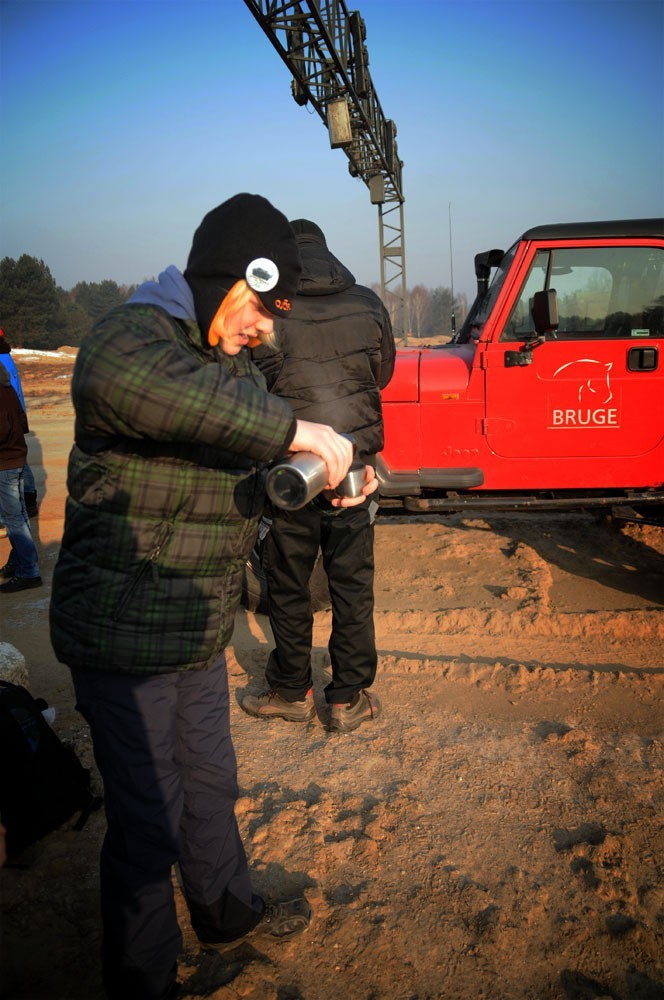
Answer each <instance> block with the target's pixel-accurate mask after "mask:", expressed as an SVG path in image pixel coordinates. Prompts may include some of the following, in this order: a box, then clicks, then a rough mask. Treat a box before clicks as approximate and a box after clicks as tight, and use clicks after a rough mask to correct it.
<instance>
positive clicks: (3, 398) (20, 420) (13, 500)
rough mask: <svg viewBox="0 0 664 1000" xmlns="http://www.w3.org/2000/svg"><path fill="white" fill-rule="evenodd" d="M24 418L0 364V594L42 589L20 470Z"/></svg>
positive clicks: (23, 461)
mask: <svg viewBox="0 0 664 1000" xmlns="http://www.w3.org/2000/svg"><path fill="white" fill-rule="evenodd" d="M26 430H27V418H26V416H25V410H24V409H23V407H22V406H21V403H20V401H19V398H18V396H17V395H16V392H15V390H14V388H13V387H12V385H11V383H10V379H9V372H8V371H7V370H6V368H4V367H3V366H2V365H0V518H1V519H2V522H3V523H4V525H5V528H6V530H7V537H8V539H9V543H10V545H11V550H10V553H9V558H8V560H7V562H6V563H5V565H4V566H3V567H2V568H1V569H0V577H2V578H3V580H4V582H2V583H0V594H14V593H16V592H18V591H20V590H30V589H32V588H33V587H41V585H42V578H41V576H40V574H39V560H38V556H37V549H36V548H35V543H34V539H33V537H32V532H31V531H30V521H29V520H28V512H27V510H26V509H25V494H24V481H23V469H24V466H25V457H26V455H27V452H28V449H27V445H26V443H25V432H26Z"/></svg>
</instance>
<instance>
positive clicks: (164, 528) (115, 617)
mask: <svg viewBox="0 0 664 1000" xmlns="http://www.w3.org/2000/svg"><path fill="white" fill-rule="evenodd" d="M173 530H174V528H173V525H172V524H171V523H170V522H166V523H164V524H161V525H160V526H159V528H158V529H157V531H156V538H155V542H154V545H153V546H152V548H151V549H150V552H149V553H148V555H147V556H146V557H145V559H144V560H143V562H142V563H141V564H140V566H139V567H138V569H137V570H136V571H135V573H134V574H133V576H132V577H131V579H130V580H129V581H128V582H127V584H126V585H125V586H124V587H123V589H122V593H121V594H120V598H119V600H118V603H117V604H116V606H115V611H114V612H113V614H112V615H111V620H112V621H114V622H117V621H119V620H120V619H121V618H122V615H123V614H124V612H125V610H126V609H127V606H128V605H129V603H130V601H131V599H132V597H133V596H134V594H135V593H136V589H137V588H138V585H139V583H140V582H141V580H142V579H143V577H144V576H145V574H146V573H148V572H151V573H152V577H153V579H154V582H155V583H157V581H158V579H159V569H158V566H157V560H158V558H159V556H160V554H161V550H162V549H163V547H164V545H165V544H166V542H167V541H168V539H169V538H170V537H171V535H172V534H173Z"/></svg>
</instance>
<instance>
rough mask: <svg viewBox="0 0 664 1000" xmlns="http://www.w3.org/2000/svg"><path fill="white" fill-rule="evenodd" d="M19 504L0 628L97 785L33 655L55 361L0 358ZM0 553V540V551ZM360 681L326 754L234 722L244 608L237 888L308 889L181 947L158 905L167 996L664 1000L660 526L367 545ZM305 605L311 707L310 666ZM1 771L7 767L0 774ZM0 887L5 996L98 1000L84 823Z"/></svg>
mask: <svg viewBox="0 0 664 1000" xmlns="http://www.w3.org/2000/svg"><path fill="white" fill-rule="evenodd" d="M15 358H16V361H17V363H18V365H19V368H20V370H21V374H22V378H23V384H24V389H25V394H26V398H27V401H28V407H29V413H30V417H31V425H32V428H33V434H32V435H31V437H30V460H31V462H32V464H33V466H34V468H35V472H36V474H37V481H38V488H39V494H40V498H41V509H40V514H39V517H38V518H37V519H35V520H33V522H32V525H33V528H34V531H35V534H36V536H37V537H38V541H39V547H40V552H41V565H42V571H43V575H44V579H45V584H46V585H45V586H44V588H43V589H42V590H38V591H30V592H27V593H25V594H18V595H12V596H6V597H4V598H2V607H1V608H0V615H1V623H2V624H1V631H0V638H1V639H2V640H4V641H7V642H10V643H12V644H14V645H15V646H16V647H17V648H18V649H19V650H21V652H22V653H23V654H24V655H25V657H26V661H27V666H28V671H29V677H30V684H31V688H32V691H33V693H34V694H36V695H41V696H42V697H45V698H46V699H47V700H48V702H49V703H50V704H51V705H52V706H54V707H55V708H56V710H57V717H56V720H55V724H54V725H55V728H56V730H57V731H58V733H59V734H60V736H61V737H62V738H63V739H64V740H65V741H67V742H69V743H70V744H71V745H73V746H74V747H75V749H76V750H77V752H78V753H79V755H80V756H81V758H82V760H83V761H84V763H85V764H86V766H88V767H90V768H92V769H93V782H94V784H95V787H96V789H97V790H99V791H101V786H100V783H99V776H98V774H97V773H96V772H95V771H94V763H93V760H92V753H91V745H90V739H89V734H88V731H87V728H86V726H85V724H84V722H83V721H82V719H81V718H80V717H79V716H78V715H77V713H76V711H75V709H74V704H73V697H72V689H71V684H70V680H69V675H68V671H67V670H66V668H65V667H63V666H62V665H61V664H58V663H57V661H56V659H55V657H54V655H53V652H52V649H51V646H50V643H49V637H48V626H47V615H48V602H49V596H50V580H51V574H52V570H53V566H54V563H55V560H56V557H57V552H58V545H59V540H60V537H61V532H62V518H63V506H64V495H65V476H66V461H67V453H68V450H69V446H70V444H71V440H72V433H73V416H72V410H71V404H70V401H69V396H68V390H69V379H70V373H71V366H72V358H71V357H67V356H66V355H63V356H61V357H60V358H59V359H50V360H46V359H44V358H39V357H32V356H28V355H25V356H24V355H21V354H19V353H17V354H16V355H15ZM7 552H8V544H7V541H6V540H5V539H2V540H0V560H1V562H4V561H5V558H6V556H7ZM376 557H377V580H376V625H377V635H378V649H379V666H378V677H377V681H376V690H377V691H379V692H380V694H381V696H382V699H383V702H384V706H385V714H384V717H383V718H382V719H381V720H380V721H378V722H377V723H375V724H368V725H365V726H363V727H361V728H360V729H358V730H357V731H356V732H355V733H354V734H351V735H347V736H338V735H331V734H328V733H326V732H325V731H324V729H323V728H322V726H321V723H320V720H318V719H317V720H315V721H314V722H312V723H311V724H308V725H306V726H305V727H300V726H296V725H293V724H290V725H289V724H288V723H285V722H283V723H282V722H272V723H265V722H262V721H259V720H255V719H251V718H249V717H248V716H246V715H245V714H244V713H243V712H242V711H241V710H240V708H239V706H238V704H237V699H238V697H239V696H241V695H242V694H243V693H244V692H246V691H247V690H255V689H257V688H259V687H260V683H261V677H262V671H263V667H264V664H265V661H266V657H267V654H268V651H269V649H270V634H269V626H268V623H267V620H266V619H265V618H264V617H263V616H261V615H254V614H251V613H248V612H246V611H244V610H242V611H241V612H240V613H239V614H238V618H237V625H236V630H235V634H234V638H233V644H232V648H231V649H230V650H229V673H230V682H231V689H232V694H233V707H232V725H233V731H234V740H235V745H236V750H237V755H238V763H239V782H240V789H241V797H240V800H239V802H238V806H237V814H238V818H239V822H240V826H241V829H242V832H243V835H244V839H245V843H246V847H247V851H248V854H249V858H250V863H251V867H252V871H253V875H254V878H255V883H256V888H257V890H258V891H260V892H262V893H263V894H265V895H266V896H267V897H269V898H284V897H292V896H296V895H299V894H301V893H305V894H306V896H307V897H308V899H309V900H310V902H311V903H312V905H313V908H314V920H313V922H312V925H311V928H310V929H309V930H308V932H307V933H306V934H305V935H303V936H302V937H300V938H298V939H294V940H293V941H292V942H290V943H287V944H279V943H274V944H271V943H268V944H264V943H260V944H255V945H250V944H248V943H246V944H244V945H241V946H239V947H238V948H237V949H235V951H232V952H230V953H229V954H227V955H226V956H225V957H224V958H221V957H220V956H216V955H214V956H210V955H208V954H205V953H202V952H201V951H200V949H199V946H198V944H197V942H196V939H195V936H194V935H193V933H192V931H191V927H190V925H189V922H188V919H187V914H186V909H185V907H184V905H183V903H182V899H181V897H180V894H179V890H178V889H177V880H176V876H175V875H174V884H175V886H176V893H177V898H178V906H179V912H180V916H181V924H182V928H183V933H184V947H183V952H182V956H181V965H180V979H181V982H182V993H183V996H184V997H185V998H189V1000H193V998H200V997H210V998H215V1000H240V998H251V1000H337V998H340V997H343V998H346V1000H479V998H485V1000H593V998H613V1000H662V997H664V885H663V879H662V865H663V859H664V837H663V833H662V805H663V798H664V796H663V782H662V763H663V756H664V755H663V752H662V741H663V735H662V729H663V726H662V723H663V715H662V688H663V683H664V656H663V648H664V643H663V638H664V529H661V528H657V527H654V526H648V525H642V524H641V525H629V524H624V523H618V522H615V521H613V520H612V519H610V518H609V519H607V518H599V517H597V516H594V515H590V514H588V513H578V514H565V515H558V514H547V515H546V516H542V515H532V514H531V515H528V516H522V515H518V516H517V515H505V514H501V515H500V516H498V515H496V516H493V515H491V516H489V515H487V516H482V517H472V518H471V517H467V516H466V517H463V516H461V515H450V516H444V517H432V516H425V517H417V518H415V517H408V518H403V517H402V518H397V517H394V516H388V515H387V514H381V515H380V517H379V520H378V524H377V530H376ZM329 626H330V617H329V612H319V613H318V614H317V615H316V626H315V654H314V662H315V683H316V699H317V704H318V706H319V708H321V709H322V693H321V692H322V687H323V685H324V683H325V682H326V679H327V677H328V676H329V658H328V654H327V648H326V644H327V637H328V635H329ZM2 766H3V767H4V766H7V763H6V762H4V761H3V762H2ZM72 825H73V824H69V825H67V826H65V827H64V828H62V829H61V830H59V831H57V832H55V833H53V834H51V835H49V836H48V837H46V838H45V839H44V840H42V841H40V842H39V843H38V844H36V845H34V846H33V847H31V848H29V849H28V850H27V851H26V852H24V854H23V855H21V856H20V858H18V859H17V860H16V861H15V864H14V865H13V866H8V867H6V868H5V869H3V870H2V871H1V872H0V890H1V893H2V921H3V950H4V989H5V992H4V994H3V995H4V996H7V997H11V998H16V1000H98V998H101V991H100V985H99V969H98V947H99V940H100V936H99V920H98V881H97V853H98V850H99V845H100V842H101V838H102V836H103V831H104V818H103V812H98V813H96V814H94V815H93V816H92V817H91V819H90V820H89V822H88V824H87V825H86V827H85V828H84V829H83V830H82V831H81V832H77V831H75V830H73V829H72Z"/></svg>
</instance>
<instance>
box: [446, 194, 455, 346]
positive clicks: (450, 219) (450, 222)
mask: <svg viewBox="0 0 664 1000" xmlns="http://www.w3.org/2000/svg"><path fill="white" fill-rule="evenodd" d="M447 218H448V222H449V229H450V281H451V282H452V338H454V335H455V334H456V314H455V311H454V310H455V299H454V258H453V256H452V202H451V201H450V202H449V203H448V206H447Z"/></svg>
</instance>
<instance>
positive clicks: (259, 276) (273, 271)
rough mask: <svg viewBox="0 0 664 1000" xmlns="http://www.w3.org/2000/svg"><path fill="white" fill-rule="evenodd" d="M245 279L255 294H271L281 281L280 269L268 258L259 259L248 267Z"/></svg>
mask: <svg viewBox="0 0 664 1000" xmlns="http://www.w3.org/2000/svg"><path fill="white" fill-rule="evenodd" d="M244 276H245V278H246V281H247V284H248V285H249V287H250V288H253V290H254V291H255V292H269V291H270V290H271V289H272V288H274V286H275V285H276V283H277V282H278V281H279V268H278V267H277V265H276V264H275V263H274V261H273V260H268V258H267V257H257V258H256V260H252V262H251V263H250V264H248V265H247V270H246V271H245V275H244Z"/></svg>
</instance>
